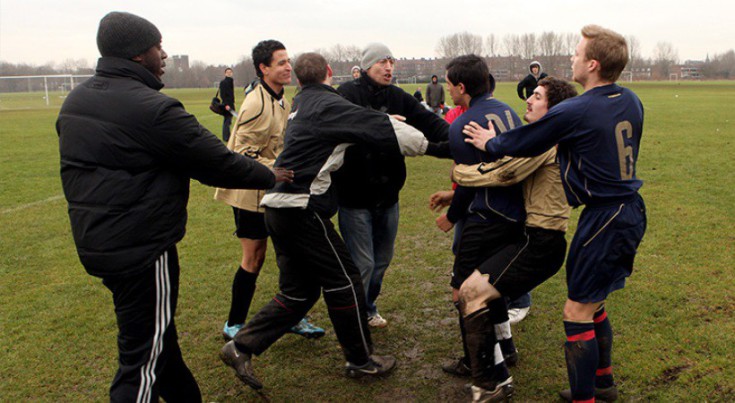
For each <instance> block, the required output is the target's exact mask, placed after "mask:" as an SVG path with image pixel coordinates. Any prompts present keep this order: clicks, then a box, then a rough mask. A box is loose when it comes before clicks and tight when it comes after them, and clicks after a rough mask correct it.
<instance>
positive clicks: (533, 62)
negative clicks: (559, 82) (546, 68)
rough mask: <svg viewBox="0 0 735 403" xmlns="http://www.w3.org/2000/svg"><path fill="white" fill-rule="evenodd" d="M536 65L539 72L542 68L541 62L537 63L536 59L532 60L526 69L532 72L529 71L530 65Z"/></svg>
mask: <svg viewBox="0 0 735 403" xmlns="http://www.w3.org/2000/svg"><path fill="white" fill-rule="evenodd" d="M533 66H538V73H539V74H541V71H542V70H543V69H542V68H541V63H539V62H538V61H537V60H534V61H532V62H531V64H529V65H528V71H529V72H530V73H531V74H533V71H531V67H533Z"/></svg>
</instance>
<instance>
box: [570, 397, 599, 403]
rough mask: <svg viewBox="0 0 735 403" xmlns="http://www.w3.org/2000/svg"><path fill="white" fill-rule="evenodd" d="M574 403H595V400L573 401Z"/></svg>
mask: <svg viewBox="0 0 735 403" xmlns="http://www.w3.org/2000/svg"><path fill="white" fill-rule="evenodd" d="M572 402H574V403H595V398H594V397H593V398H592V399H587V400H572Z"/></svg>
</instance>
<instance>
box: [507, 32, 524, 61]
mask: <svg viewBox="0 0 735 403" xmlns="http://www.w3.org/2000/svg"><path fill="white" fill-rule="evenodd" d="M503 49H505V55H506V56H519V55H520V54H521V37H520V36H519V35H516V34H507V35H505V36H503Z"/></svg>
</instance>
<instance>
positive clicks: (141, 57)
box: [130, 55, 143, 63]
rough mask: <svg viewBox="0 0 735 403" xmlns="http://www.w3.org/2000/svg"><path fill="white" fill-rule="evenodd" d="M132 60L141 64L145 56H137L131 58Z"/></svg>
mask: <svg viewBox="0 0 735 403" xmlns="http://www.w3.org/2000/svg"><path fill="white" fill-rule="evenodd" d="M130 60H132V61H134V62H138V63H140V62H142V61H143V55H137V56H133V57H131V58H130Z"/></svg>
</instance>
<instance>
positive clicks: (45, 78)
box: [0, 74, 92, 106]
mask: <svg viewBox="0 0 735 403" xmlns="http://www.w3.org/2000/svg"><path fill="white" fill-rule="evenodd" d="M89 77H92V74H49V75H40V76H0V80H28V79H39V78H43V90H44V93H45V95H44V99H45V100H46V106H49V98H48V79H49V78H64V79H67V78H68V79H69V89H70V90H72V89H74V86H76V84H77V83H78V82H80V81H81V80H77V82H74V79H75V78H76V79H81V78H89Z"/></svg>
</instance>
